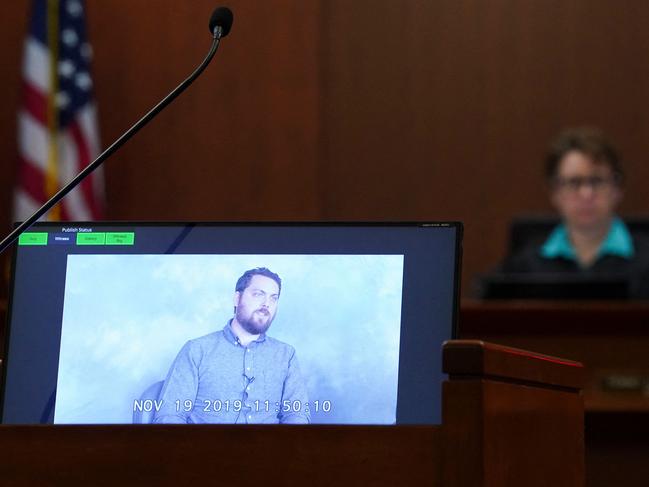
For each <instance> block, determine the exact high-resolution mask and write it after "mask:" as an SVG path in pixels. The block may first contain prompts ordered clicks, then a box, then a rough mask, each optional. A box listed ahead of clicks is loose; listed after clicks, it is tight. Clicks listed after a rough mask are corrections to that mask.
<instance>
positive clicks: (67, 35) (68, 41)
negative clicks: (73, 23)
mask: <svg viewBox="0 0 649 487" xmlns="http://www.w3.org/2000/svg"><path fill="white" fill-rule="evenodd" d="M61 40H62V41H63V44H65V45H66V46H69V47H74V46H76V45H77V43H78V42H79V36H78V35H77V33H76V32H75V31H74V30H72V29H63V31H62V32H61Z"/></svg>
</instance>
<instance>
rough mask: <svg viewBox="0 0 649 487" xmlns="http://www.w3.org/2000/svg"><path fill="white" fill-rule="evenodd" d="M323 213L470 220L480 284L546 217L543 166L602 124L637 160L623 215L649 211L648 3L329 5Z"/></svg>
mask: <svg viewBox="0 0 649 487" xmlns="http://www.w3.org/2000/svg"><path fill="white" fill-rule="evenodd" d="M326 4H327V9H326V12H325V16H326V17H327V19H328V28H327V29H326V36H327V39H326V43H327V45H328V46H329V52H328V53H327V56H326V58H325V59H324V62H325V63H326V64H325V76H324V80H325V83H324V85H323V89H324V90H325V99H326V103H325V105H324V106H325V111H324V114H323V116H324V124H323V126H324V129H325V133H326V141H327V151H326V154H325V156H326V161H327V163H326V164H325V165H323V167H324V168H325V170H326V173H325V175H324V178H323V179H324V184H325V186H326V187H327V188H331V190H330V191H328V192H327V193H326V194H325V199H324V200H323V208H324V212H325V215H326V216H328V217H333V218H363V219H364V218H368V219H380V218H390V219H458V220H463V221H464V222H465V223H466V232H465V246H464V261H463V264H464V271H465V272H464V277H465V281H464V282H465V285H464V290H465V293H466V292H467V291H468V290H470V283H469V282H468V281H469V279H470V278H471V277H472V276H473V275H474V274H475V273H476V272H478V271H484V270H487V269H489V268H490V267H491V266H493V265H494V264H495V263H496V261H497V260H498V259H499V258H500V257H501V255H502V253H503V252H504V240H505V231H506V225H507V222H508V220H509V219H510V218H511V217H512V215H514V214H516V213H520V212H525V211H547V210H548V209H549V206H548V203H547V199H546V193H545V191H546V189H545V187H544V183H543V176H542V168H541V161H542V156H543V152H544V149H545V146H546V144H547V142H548V140H549V139H550V138H551V137H552V136H553V135H554V134H555V133H556V132H558V131H559V130H560V129H562V128H563V127H565V126H571V125H575V124H595V125H599V126H600V127H601V128H602V129H603V130H605V131H606V132H608V133H610V135H611V137H612V139H613V140H615V141H616V142H617V143H618V145H619V146H620V148H621V150H622V152H623V154H624V155H625V156H626V160H627V168H628V173H629V176H630V177H629V184H628V191H627V193H628V197H627V202H626V204H625V205H624V207H623V211H625V212H633V213H643V212H644V213H646V212H647V211H648V210H649V201H647V200H646V198H644V196H643V194H644V189H643V187H644V181H646V180H647V178H648V177H649V166H648V165H647V164H646V156H645V154H646V141H647V140H648V139H649V137H648V136H649V119H648V118H647V116H646V110H645V106H646V105H647V104H648V103H649V64H647V63H644V62H642V60H644V59H647V58H648V57H649V35H648V34H647V31H646V29H645V26H646V25H647V23H648V21H649V4H647V3H646V2H637V1H634V0H628V1H621V2H617V1H613V0H571V1H558V0H557V1H538V0H494V1H482V0H438V1H428V2H425V1H415V0H411V1H405V2H390V1H388V0H358V1H354V2H347V1H345V0H332V1H330V2H327V3H326Z"/></svg>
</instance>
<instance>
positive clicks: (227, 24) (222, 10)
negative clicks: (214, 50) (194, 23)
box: [210, 7, 234, 37]
mask: <svg viewBox="0 0 649 487" xmlns="http://www.w3.org/2000/svg"><path fill="white" fill-rule="evenodd" d="M233 20H234V16H233V15H232V10H230V9H229V8H228V7H219V8H217V9H216V10H215V11H214V13H212V16H211V17H210V33H211V34H214V29H216V28H217V27H221V30H222V33H221V37H225V36H227V35H228V34H229V33H230V29H231V28H232V21H233Z"/></svg>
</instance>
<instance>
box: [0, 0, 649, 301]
mask: <svg viewBox="0 0 649 487" xmlns="http://www.w3.org/2000/svg"><path fill="white" fill-rule="evenodd" d="M215 5H216V4H215V2H214V0H192V1H185V2H178V1H174V0H155V1H153V0H110V1H102V2H99V1H97V0H94V1H93V0H90V1H87V12H88V24H89V25H88V27H89V35H90V42H91V43H92V45H93V47H94V61H93V79H94V82H95V95H96V99H97V102H98V106H99V122H100V128H101V133H102V140H103V142H104V146H106V144H107V143H109V142H111V141H113V140H114V139H115V138H116V137H117V136H118V135H120V134H121V132H122V131H124V130H125V129H126V128H128V127H129V126H130V125H131V124H132V123H133V122H134V121H135V119H136V118H138V117H139V116H141V115H142V114H143V113H144V112H145V111H146V110H148V108H150V107H151V106H152V105H153V104H154V103H156V102H157V101H158V99H159V98H161V97H162V96H164V95H165V94H166V93H167V92H168V91H169V90H171V89H172V88H173V87H174V86H175V85H176V84H177V83H178V82H180V80H181V79H183V78H184V77H185V76H186V75H187V74H188V73H189V72H190V71H191V70H192V69H193V68H194V66H195V65H196V64H198V62H199V61H200V60H201V59H202V57H203V56H204V54H205V52H206V50H207V48H208V46H209V42H210V36H209V33H208V30H207V27H206V25H207V20H208V18H209V15H210V13H211V11H212V9H213V8H214V6H215ZM228 5H229V6H230V7H231V8H232V9H233V11H234V13H235V21H234V26H233V30H232V33H231V35H230V36H229V37H228V38H226V39H225V40H224V41H223V44H222V46H221V50H220V52H219V53H218V54H217V58H216V59H215V60H214V62H213V64H212V65H211V66H210V68H209V69H208V70H207V71H206V73H205V74H204V75H203V76H202V78H200V79H199V80H198V81H197V82H196V84H195V85H194V86H193V87H192V88H191V89H190V90H189V91H188V92H187V93H186V94H185V95H183V97H182V98H180V99H179V100H177V101H176V102H174V104H173V105H171V106H170V108H169V109H168V110H167V111H166V112H165V113H163V114H162V115H161V116H160V117H159V118H158V119H157V120H156V121H154V122H153V123H152V124H151V125H149V126H148V127H147V128H146V129H144V131H143V132H142V133H140V134H139V135H138V136H137V137H136V138H135V139H133V140H132V141H131V142H130V143H129V145H127V146H126V147H125V148H124V149H123V150H122V151H120V153H118V154H117V155H116V156H114V157H113V158H112V159H111V160H109V161H108V163H107V164H106V166H105V171H106V186H107V187H106V191H107V199H108V201H107V205H108V209H107V215H106V218H107V219H111V220H261V221H263V220H461V221H463V222H464V223H465V225H466V229H465V244H464V262H463V264H464V275H463V279H464V294H465V295H466V294H468V293H469V292H470V290H471V287H470V279H471V278H472V277H473V276H474V275H475V274H476V273H479V272H483V271H486V270H488V269H490V268H491V267H492V266H493V265H494V264H495V263H496V262H497V261H498V260H499V259H500V257H501V256H502V254H503V252H504V246H505V238H506V229H507V223H508V221H509V220H510V218H511V217H512V216H513V215H516V214H520V213H538V212H547V211H549V210H550V207H549V205H548V203H547V198H546V188H545V185H544V182H543V177H542V174H543V173H542V162H541V161H542V157H543V153H544V150H545V147H546V145H547V143H548V140H549V139H550V138H551V137H552V136H554V135H555V134H556V133H557V132H558V131H559V130H561V129H562V128H564V127H566V126H574V125H581V124H589V125H596V126H599V127H600V128H602V129H603V130H604V131H605V132H606V133H608V134H609V135H610V137H611V139H612V140H613V141H614V142H615V143H616V144H617V145H618V147H619V148H620V150H621V152H622V154H623V157H624V160H625V164H626V169H627V173H628V183H627V195H626V200H625V202H624V204H623V207H622V213H623V214H648V213H649V198H646V190H645V185H646V183H647V182H648V181H649V165H648V164H647V159H648V158H647V155H646V151H647V148H648V147H649V117H648V116H647V110H648V108H649V31H648V30H647V28H646V26H647V25H649V2H642V1H638V0H626V1H624V0H488V1H487V0H402V1H398V2H395V1H388V0H372V1H369V0H354V1H349V0H266V1H264V2H256V1H255V2H253V1H250V0H248V1H244V0H230V1H229V2H228ZM28 11H29V2H28V1H27V0H13V1H11V2H6V5H3V15H2V20H1V21H0V22H1V24H2V29H0V40H1V42H0V66H1V67H2V73H3V77H2V88H3V90H2V94H3V97H4V103H3V107H2V110H0V134H1V137H0V154H2V168H3V170H2V171H0V189H1V191H0V198H1V199H0V228H1V229H2V231H3V232H5V231H7V230H8V229H9V228H10V221H11V194H12V191H13V185H14V178H15V172H16V161H17V148H16V142H15V140H16V124H15V121H16V111H17V108H18V106H19V103H20V99H19V93H20V79H21V77H20V64H21V58H22V42H23V39H24V35H25V29H26V23H27V17H28Z"/></svg>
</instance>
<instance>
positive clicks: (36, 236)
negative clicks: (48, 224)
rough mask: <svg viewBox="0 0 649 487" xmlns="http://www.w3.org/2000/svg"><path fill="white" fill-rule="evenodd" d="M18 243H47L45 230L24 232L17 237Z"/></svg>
mask: <svg viewBox="0 0 649 487" xmlns="http://www.w3.org/2000/svg"><path fill="white" fill-rule="evenodd" d="M18 245H47V232H25V233H23V234H21V235H20V237H18Z"/></svg>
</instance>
